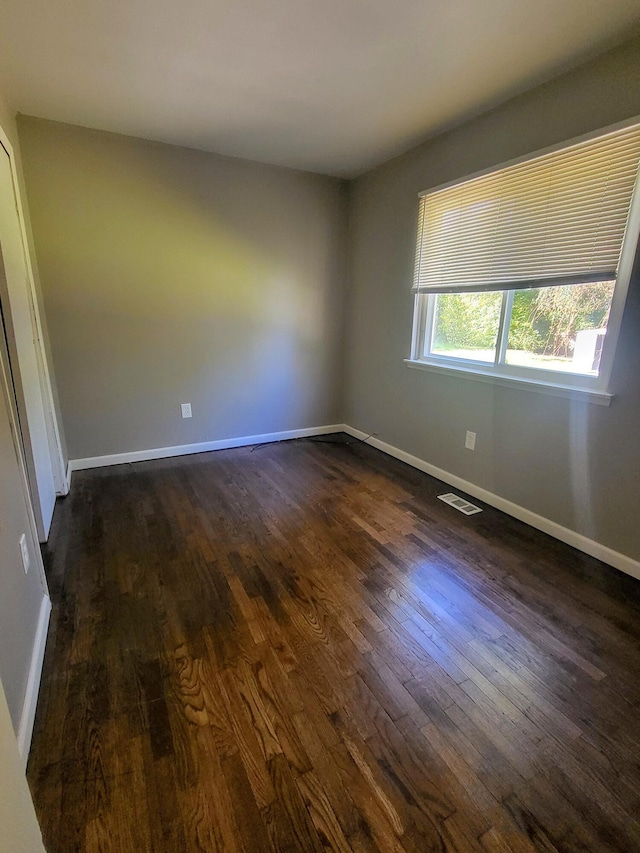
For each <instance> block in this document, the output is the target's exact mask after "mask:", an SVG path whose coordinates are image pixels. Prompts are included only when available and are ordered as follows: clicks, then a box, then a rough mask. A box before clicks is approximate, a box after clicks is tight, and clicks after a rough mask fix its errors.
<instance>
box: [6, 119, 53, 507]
mask: <svg viewBox="0 0 640 853" xmlns="http://www.w3.org/2000/svg"><path fill="white" fill-rule="evenodd" d="M0 144H2V146H3V148H4V149H5V151H6V152H7V155H8V156H9V166H10V169H11V178H12V182H13V192H14V196H15V203H16V211H17V214H18V222H19V225H20V236H21V238H22V249H23V254H24V260H25V267H26V270H27V282H26V285H27V297H28V299H29V305H30V308H31V323H32V326H33V341H34V347H35V351H36V358H37V362H38V373H39V376H40V391H41V395H42V404H43V408H44V413H45V422H46V430H47V440H48V444H49V456H50V459H51V472H52V475H53V482H54V485H55V489H56V494H58V495H66V494H67V493H68V491H69V484H68V480H67V471H66V466H65V462H64V458H63V456H62V442H61V440H60V429H59V426H58V420H57V417H56V412H55V406H54V402H53V390H52V384H51V374H50V371H49V362H48V359H47V353H46V350H45V346H44V336H43V332H42V320H41V317H40V311H39V308H38V297H37V293H36V285H35V277H34V273H33V266H32V264H31V255H30V252H29V248H28V247H29V241H28V239H27V228H26V224H25V218H24V210H23V203H22V197H21V194H20V183H19V181H18V172H17V169H16V163H15V154H14V151H13V146H12V145H11V143H10V142H9V139H8V137H7V134H6V133H5V131H4V128H3V127H2V126H1V125H0Z"/></svg>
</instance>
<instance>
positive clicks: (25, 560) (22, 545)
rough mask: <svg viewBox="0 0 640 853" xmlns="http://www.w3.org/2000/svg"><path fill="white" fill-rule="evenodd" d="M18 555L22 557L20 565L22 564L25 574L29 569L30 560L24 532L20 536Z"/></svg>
mask: <svg viewBox="0 0 640 853" xmlns="http://www.w3.org/2000/svg"><path fill="white" fill-rule="evenodd" d="M20 556H21V557H22V565H23V566H24V573H25V575H26V573H27V572H28V571H29V566H30V565H31V560H30V559H29V549H28V548H27V537H26V536H25V534H24V533H23V534H22V536H21V537H20Z"/></svg>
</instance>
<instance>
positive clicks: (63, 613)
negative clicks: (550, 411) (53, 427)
mask: <svg viewBox="0 0 640 853" xmlns="http://www.w3.org/2000/svg"><path fill="white" fill-rule="evenodd" d="M334 440H336V441H339V440H340V437H334ZM443 491H450V488H449V487H444V486H443V484H442V483H439V482H438V481H436V480H434V479H432V478H430V477H428V476H426V475H424V474H421V473H419V472H416V471H414V470H413V469H411V468H409V467H407V466H405V465H403V464H401V463H399V462H396V461H395V460H392V459H389V458H387V457H385V456H384V455H382V454H381V453H379V452H377V451H375V450H373V449H372V448H370V447H367V446H364V445H361V444H359V443H355V444H350V445H344V446H341V445H340V444H335V443H333V444H328V443H327V444H324V443H320V442H319V441H313V442H312V441H296V442H286V443H281V444H278V445H271V446H264V447H261V448H256V449H255V451H252V450H251V449H250V448H241V449H236V450H229V451H220V452H217V453H210V454H201V455H197V456H191V457H183V458H181V459H170V460H163V461H157V462H148V463H139V464H136V465H122V466H117V467H113V468H105V469H100V470H94V471H86V472H81V473H76V474H75V475H74V478H73V487H72V492H71V495H70V496H69V497H68V498H67V499H66V500H65V501H63V502H61V503H60V505H59V507H58V509H57V510H56V519H55V527H54V533H53V537H52V540H51V546H50V553H49V554H48V563H49V566H48V570H49V576H50V584H51V592H52V596H53V601H54V613H53V619H52V625H51V630H50V636H49V642H48V646H47V654H46V660H45V674H44V678H43V684H42V690H41V694H40V703H39V707H38V714H37V720H36V729H35V734H34V738H33V747H32V751H31V758H30V762H29V771H28V773H29V780H30V784H31V787H32V791H33V795H34V799H35V803H36V808H37V811H38V815H39V818H40V821H41V825H42V829H43V834H44V838H45V843H46V845H47V849H48V851H49V853H72V851H92V853H93V851H110V853H129V851H135V853H140V852H141V851H167V853H180V851H207V853H208V851H235V850H238V851H240V850H244V851H260V853H264V852H265V851H271V850H274V851H321V850H337V851H371V850H379V851H385V853H386V851H429V850H437V851H454V850H455V851H474V850H479V851H532V850H542V851H624V853H630V851H637V850H640V808H639V807H640V715H639V705H640V677H639V676H640V648H639V645H640V644H639V639H640V618H639V617H640V583H638V582H636V581H634V580H632V579H631V578H628V577H626V576H624V575H622V574H620V573H618V572H616V571H615V570H613V569H610V568H607V567H606V566H603V565H602V564H600V563H598V562H597V561H595V560H592V559H590V558H587V557H585V556H584V555H581V554H579V553H578V552H576V551H573V550H572V549H571V548H568V547H566V546H564V545H562V544H560V543H558V542H556V541H554V540H553V539H550V538H548V537H546V536H545V535H543V534H541V533H539V532H537V531H535V530H532V529H531V528H528V527H527V526H525V525H523V524H521V523H519V522H517V521H515V520H513V519H511V518H509V517H507V516H505V515H503V514H501V513H499V512H497V511H496V510H493V509H491V508H488V507H487V508H486V509H485V511H484V512H483V513H480V514H478V515H475V516H471V517H468V518H466V517H465V516H463V515H461V514H460V513H458V512H456V511H455V510H454V509H453V508H451V507H449V506H446V505H445V504H443V503H442V502H441V501H438V500H437V499H436V495H438V494H440V493H442V492H443Z"/></svg>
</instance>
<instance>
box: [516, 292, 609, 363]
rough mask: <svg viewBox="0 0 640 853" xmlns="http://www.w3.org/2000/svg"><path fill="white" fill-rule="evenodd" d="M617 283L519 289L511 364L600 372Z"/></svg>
mask: <svg viewBox="0 0 640 853" xmlns="http://www.w3.org/2000/svg"><path fill="white" fill-rule="evenodd" d="M614 287H615V282H612V281H606V282H597V283H595V284H575V285H565V286H564V287H538V288H531V289H529V290H517V291H515V292H514V294H513V309H512V312H511V322H510V324H509V338H508V342H507V354H506V362H507V364H514V365H521V366H523V367H535V368H539V369H541V370H561V371H565V372H567V373H582V374H585V375H587V376H597V375H598V371H599V369H600V354H601V352H602V343H603V341H604V336H605V333H606V331H607V320H608V318H609V309H610V307H611V298H612V296H613V290H614Z"/></svg>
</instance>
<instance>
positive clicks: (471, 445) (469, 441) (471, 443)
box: [464, 429, 476, 450]
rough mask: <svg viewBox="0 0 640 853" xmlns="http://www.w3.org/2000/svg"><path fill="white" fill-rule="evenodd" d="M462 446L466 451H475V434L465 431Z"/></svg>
mask: <svg viewBox="0 0 640 853" xmlns="http://www.w3.org/2000/svg"><path fill="white" fill-rule="evenodd" d="M464 446H465V447H466V448H467V450H475V449H476V434H475V432H471V430H470V429H468V430H467V437H466V438H465V440H464Z"/></svg>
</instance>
